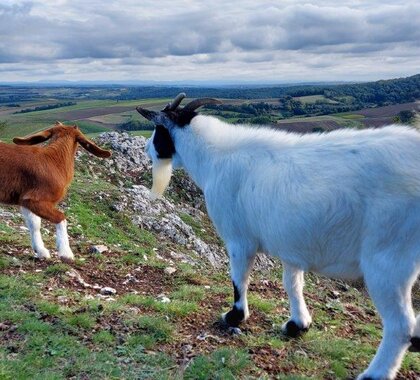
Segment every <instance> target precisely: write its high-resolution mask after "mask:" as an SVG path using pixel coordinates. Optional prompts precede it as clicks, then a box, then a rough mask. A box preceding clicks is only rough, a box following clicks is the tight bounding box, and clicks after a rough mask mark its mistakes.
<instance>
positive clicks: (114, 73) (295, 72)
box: [0, 0, 420, 82]
mask: <svg viewBox="0 0 420 380" xmlns="http://www.w3.org/2000/svg"><path fill="white" fill-rule="evenodd" d="M419 18H420V8H419V7H418V6H417V4H416V2H415V1H404V2H403V1H370V2H362V1H357V0H354V1H348V0H344V1H342V2H340V3H338V5H337V2H335V1H334V2H333V1H291V0H287V1H282V2H279V1H265V0H262V1H258V2H255V1H233V2H229V3H226V2H224V1H221V0H214V1H212V2H202V1H192V0H191V1H189V0H180V1H177V0H173V1H167V0H164V1H159V2H156V1H150V0H146V1H141V2H140V1H134V0H120V1H97V0H95V1H82V0H73V1H69V0H59V1H57V0H54V1H53V0H33V1H10V0H6V1H3V2H2V4H1V5H0V81H7V80H40V79H56V80H59V79H64V80H86V79H92V80H149V79H151V80H168V81H170V80H174V81H178V80H217V79H223V80H227V79H228V80H235V79H237V80H264V81H273V82H278V81H293V80H295V81H296V80H298V81H313V80H315V79H317V80H357V79H362V80H365V79H377V78H381V77H394V76H404V75H410V74H414V73H417V72H418V62H419V56H420V48H419V41H420V28H418V25H417V20H418V19H419Z"/></svg>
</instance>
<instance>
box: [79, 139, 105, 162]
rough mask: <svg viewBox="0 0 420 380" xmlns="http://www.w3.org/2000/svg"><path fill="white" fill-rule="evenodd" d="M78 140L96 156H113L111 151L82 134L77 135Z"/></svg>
mask: <svg viewBox="0 0 420 380" xmlns="http://www.w3.org/2000/svg"><path fill="white" fill-rule="evenodd" d="M77 142H78V143H79V144H80V145H81V146H82V147H83V148H85V149H86V150H87V151H88V152H90V153H92V154H93V155H95V156H96V157H101V158H108V157H111V154H112V153H111V151H109V150H105V149H102V148H99V146H97V145H96V144H95V143H94V142H92V141H90V140H88V139H87V138H86V137H85V136H83V135H80V136H78V137H77Z"/></svg>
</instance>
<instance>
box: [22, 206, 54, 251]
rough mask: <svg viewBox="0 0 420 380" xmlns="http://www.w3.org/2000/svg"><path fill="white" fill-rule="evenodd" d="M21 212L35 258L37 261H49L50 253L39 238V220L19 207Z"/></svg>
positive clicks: (25, 209)
mask: <svg viewBox="0 0 420 380" xmlns="http://www.w3.org/2000/svg"><path fill="white" fill-rule="evenodd" d="M21 212H22V215H23V217H24V218H25V222H26V225H27V227H28V229H29V233H30V234H31V245H32V249H33V250H34V252H35V257H37V258H39V259H49V258H50V252H49V251H48V249H47V248H45V246H44V242H43V241H42V236H41V218H40V217H39V216H37V215H35V214H34V213H33V212H31V211H29V210H28V209H27V208H25V207H21Z"/></svg>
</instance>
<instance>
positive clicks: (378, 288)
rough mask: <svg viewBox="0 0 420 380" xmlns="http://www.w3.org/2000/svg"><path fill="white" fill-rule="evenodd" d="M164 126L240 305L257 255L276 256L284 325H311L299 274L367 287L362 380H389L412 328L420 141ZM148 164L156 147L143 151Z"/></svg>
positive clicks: (419, 231) (397, 130) (413, 134)
mask: <svg viewBox="0 0 420 380" xmlns="http://www.w3.org/2000/svg"><path fill="white" fill-rule="evenodd" d="M159 117H160V119H159V120H158V121H159V123H162V124H164V125H165V126H166V127H167V128H168V130H169V131H170V134H171V137H172V139H173V141H174V144H175V149H176V153H175V155H174V157H173V158H174V163H177V164H179V165H181V166H183V167H184V168H185V169H186V171H187V172H188V173H189V174H190V176H191V177H192V178H193V180H194V181H195V182H196V183H197V185H198V186H199V187H200V188H201V189H202V190H203V192H204V195H205V199H206V204H207V209H208V212H209V215H210V217H211V219H212V221H213V222H214V224H215V226H216V229H217V231H218V233H219V234H220V236H221V237H222V238H223V240H224V241H225V243H226V246H227V248H228V251H229V255H230V259H231V273H232V279H233V281H234V282H235V284H236V285H237V286H238V288H239V290H240V295H241V299H240V300H239V301H238V302H237V306H241V307H243V310H244V311H245V317H246V316H247V315H248V306H247V301H246V289H247V286H248V275H249V271H250V268H251V265H252V262H253V258H254V257H255V253H256V251H264V252H267V253H269V254H271V255H273V256H277V257H279V258H280V259H281V260H282V262H283V263H284V270H285V272H284V284H285V288H286V291H287V292H288V294H289V297H290V303H291V319H292V320H293V321H294V322H296V323H297V325H299V326H301V327H307V326H308V325H309V324H310V323H311V317H310V314H309V312H308V310H307V308H306V305H305V301H304V300H303V295H302V288H303V272H304V271H314V272H318V273H321V274H324V275H326V276H330V277H340V278H349V279H351V278H358V277H362V276H363V277H364V278H365V281H366V283H367V286H368V289H369V292H370V295H371V297H372V299H373V301H374V303H375V305H376V307H377V308H378V311H379V313H380V315H381V317H382V320H383V325H384V336H383V339H382V342H381V345H380V347H379V349H378V352H377V354H376V355H375V357H374V359H373V361H372V362H371V364H370V366H369V367H368V369H367V370H366V371H365V372H364V374H363V375H362V377H360V378H363V377H371V378H374V379H392V378H394V377H395V376H396V373H397V371H398V369H399V367H400V364H401V361H402V358H403V355H404V352H405V350H406V349H407V347H408V346H409V340H410V337H411V336H412V334H413V330H414V327H415V316H414V311H413V308H412V303H411V288H412V285H413V283H414V282H415V280H416V278H417V276H418V274H419V271H420V133H418V132H417V131H415V130H413V129H410V128H407V127H398V126H389V127H385V128H382V129H367V130H362V131H358V130H338V131H334V132H331V133H328V134H311V135H303V136H301V135H297V134H292V133H286V132H280V131H274V130H272V129H268V128H251V127H249V126H240V125H230V124H227V123H224V122H222V121H220V120H218V119H216V118H214V117H209V116H202V115H199V116H196V117H194V118H193V119H192V121H191V123H190V125H187V126H185V127H183V128H179V127H176V126H175V125H173V123H171V122H170V121H169V120H167V119H165V118H164V115H163V116H162V115H160V116H159ZM148 149H149V154H150V155H151V156H153V155H154V154H155V153H154V152H153V149H154V147H153V144H149V147H148Z"/></svg>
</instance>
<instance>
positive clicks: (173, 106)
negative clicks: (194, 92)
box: [163, 92, 187, 111]
mask: <svg viewBox="0 0 420 380" xmlns="http://www.w3.org/2000/svg"><path fill="white" fill-rule="evenodd" d="M186 97H187V94H186V93H185V92H180V93H179V94H178V95H177V96H176V97H175V99H174V100H173V101H172V102H170V103H168V104H167V105H166V107H165V108H164V109H163V110H164V111H175V110H176V109H177V107H178V106H179V105H180V104H181V102H182V100H183V99H184V98H186Z"/></svg>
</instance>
